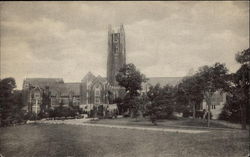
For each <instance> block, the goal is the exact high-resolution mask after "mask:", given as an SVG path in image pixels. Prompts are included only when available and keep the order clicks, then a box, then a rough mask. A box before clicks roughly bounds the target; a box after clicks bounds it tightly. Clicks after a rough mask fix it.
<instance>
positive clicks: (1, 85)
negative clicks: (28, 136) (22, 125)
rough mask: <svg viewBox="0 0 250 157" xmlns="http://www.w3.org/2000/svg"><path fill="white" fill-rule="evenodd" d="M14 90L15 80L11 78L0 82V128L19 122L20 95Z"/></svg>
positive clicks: (20, 116) (21, 115)
mask: <svg viewBox="0 0 250 157" xmlns="http://www.w3.org/2000/svg"><path fill="white" fill-rule="evenodd" d="M15 88H16V82H15V79H14V78H12V77H9V78H5V79H2V80H0V126H7V125H10V124H15V123H18V122H21V121H22V119H23V114H22V112H21V110H22V107H23V104H22V95H21V92H20V91H14V89H15Z"/></svg>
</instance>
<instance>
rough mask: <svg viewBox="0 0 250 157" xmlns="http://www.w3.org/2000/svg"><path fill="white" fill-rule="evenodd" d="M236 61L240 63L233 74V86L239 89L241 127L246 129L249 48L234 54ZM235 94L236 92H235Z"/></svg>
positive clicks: (249, 84) (249, 72)
mask: <svg viewBox="0 0 250 157" xmlns="http://www.w3.org/2000/svg"><path fill="white" fill-rule="evenodd" d="M235 59H236V61H237V62H238V63H240V64H241V67H240V69H238V71H237V72H236V74H235V75H234V83H235V87H236V88H238V89H239V93H241V95H238V97H237V98H238V100H239V104H240V110H241V112H240V113H241V124H242V129H246V120H247V116H246V111H247V110H249V103H250V102H249V95H250V93H249V92H250V91H249V88H250V48H248V49H246V50H243V51H241V52H238V53H237V54H236V56H235ZM235 94H237V93H235Z"/></svg>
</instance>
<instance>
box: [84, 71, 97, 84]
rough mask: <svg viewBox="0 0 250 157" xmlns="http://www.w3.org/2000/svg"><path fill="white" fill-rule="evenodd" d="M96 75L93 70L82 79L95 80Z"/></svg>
mask: <svg viewBox="0 0 250 157" xmlns="http://www.w3.org/2000/svg"><path fill="white" fill-rule="evenodd" d="M95 78H96V77H95V75H93V74H92V73H91V72H88V73H87V74H86V75H85V76H84V77H83V79H82V82H86V81H93V80H94V79H95Z"/></svg>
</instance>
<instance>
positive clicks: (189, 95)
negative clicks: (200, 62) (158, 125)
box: [177, 75, 203, 119]
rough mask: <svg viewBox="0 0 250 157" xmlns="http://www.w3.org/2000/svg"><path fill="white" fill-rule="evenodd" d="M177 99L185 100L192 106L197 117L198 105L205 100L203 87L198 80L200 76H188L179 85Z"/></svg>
mask: <svg viewBox="0 0 250 157" xmlns="http://www.w3.org/2000/svg"><path fill="white" fill-rule="evenodd" d="M178 91H179V92H177V94H179V95H177V99H179V100H182V101H184V103H185V104H187V106H188V107H192V110H193V119H195V117H196V116H195V113H196V106H197V105H199V104H201V102H202V101H203V94H202V88H201V86H200V85H199V82H198V76H197V75H193V76H188V77H186V78H184V79H183V80H182V82H181V83H180V84H179V85H178Z"/></svg>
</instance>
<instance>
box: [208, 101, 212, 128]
mask: <svg viewBox="0 0 250 157" xmlns="http://www.w3.org/2000/svg"><path fill="white" fill-rule="evenodd" d="M209 99H210V98H209ZM210 106H211V103H210V100H209V103H208V112H207V127H210V112H211V111H210V110H211V109H210Z"/></svg>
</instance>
